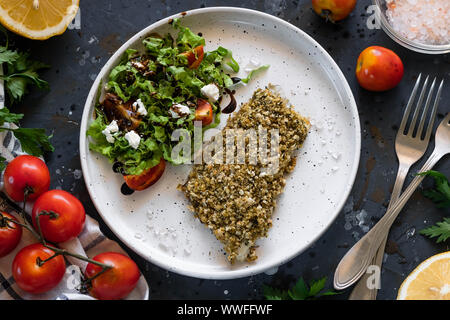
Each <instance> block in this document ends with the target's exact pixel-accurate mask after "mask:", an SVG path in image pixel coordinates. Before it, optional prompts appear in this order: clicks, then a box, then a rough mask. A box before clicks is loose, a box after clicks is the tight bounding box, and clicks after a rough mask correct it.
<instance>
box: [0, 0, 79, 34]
mask: <svg viewBox="0 0 450 320" xmlns="http://www.w3.org/2000/svg"><path fill="white" fill-rule="evenodd" d="M78 6H79V0H0V23H1V24H2V25H4V26H5V27H6V28H8V29H9V30H11V31H13V32H15V33H18V34H20V35H21V36H24V37H27V38H30V39H36V40H45V39H48V38H50V37H53V36H55V35H59V34H62V33H63V32H64V31H66V29H67V26H68V25H69V24H70V22H71V21H72V20H73V19H74V18H75V15H76V14H77V11H78Z"/></svg>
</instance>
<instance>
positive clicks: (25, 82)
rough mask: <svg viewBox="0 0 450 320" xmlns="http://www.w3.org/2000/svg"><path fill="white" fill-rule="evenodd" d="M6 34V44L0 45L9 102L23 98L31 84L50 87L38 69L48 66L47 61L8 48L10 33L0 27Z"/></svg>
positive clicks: (11, 103) (0, 58)
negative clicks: (35, 59) (40, 60)
mask: <svg viewBox="0 0 450 320" xmlns="http://www.w3.org/2000/svg"><path fill="white" fill-rule="evenodd" d="M0 31H2V32H3V33H4V35H5V38H6V41H5V45H4V46H0V64H3V66H4V70H3V72H4V74H3V75H1V76H0V79H3V80H4V81H5V88H6V92H7V93H8V97H9V104H10V105H13V104H14V103H15V102H17V101H20V100H22V98H23V96H24V95H25V94H26V93H27V92H28V88H29V86H30V85H35V86H37V87H38V88H40V89H48V88H49V86H48V82H47V81H45V80H42V79H41V78H40V77H39V74H38V71H39V70H41V69H45V68H48V67H49V66H48V65H47V64H45V63H42V62H39V61H34V60H32V59H30V54H29V53H28V52H20V51H17V50H12V49H10V48H8V34H7V33H6V31H5V30H4V29H0Z"/></svg>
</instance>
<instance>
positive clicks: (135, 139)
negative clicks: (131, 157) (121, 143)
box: [125, 130, 141, 149]
mask: <svg viewBox="0 0 450 320" xmlns="http://www.w3.org/2000/svg"><path fill="white" fill-rule="evenodd" d="M125 139H126V140H127V141H128V143H129V144H130V146H131V147H132V148H133V149H137V148H138V147H139V144H140V143H141V137H140V136H139V135H138V134H137V133H136V132H135V131H133V130H131V131H130V132H127V133H126V134H125Z"/></svg>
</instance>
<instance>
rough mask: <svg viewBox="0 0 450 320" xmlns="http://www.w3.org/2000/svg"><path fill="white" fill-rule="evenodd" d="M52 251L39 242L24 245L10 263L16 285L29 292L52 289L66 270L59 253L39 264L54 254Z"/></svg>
mask: <svg viewBox="0 0 450 320" xmlns="http://www.w3.org/2000/svg"><path fill="white" fill-rule="evenodd" d="M54 253H55V252H54V251H53V250H50V249H48V248H46V247H44V246H43V245H42V244H40V243H35V244H32V245H29V246H26V247H25V248H23V249H22V250H20V251H19V252H18V253H17V255H16V257H15V258H14V261H13V264H12V274H13V277H14V280H15V281H16V283H17V285H18V286H19V287H20V288H21V289H22V290H24V291H27V292H29V293H43V292H47V291H49V290H51V289H53V288H54V287H55V286H56V285H57V284H58V283H59V282H60V281H61V279H62V278H63V276H64V273H65V272H66V263H65V262H64V258H63V256H61V255H59V256H56V257H54V258H52V259H51V260H49V261H46V262H45V263H44V264H43V265H41V266H39V264H38V258H39V259H40V260H41V261H43V260H46V259H48V258H50V257H51V256H53V255H54Z"/></svg>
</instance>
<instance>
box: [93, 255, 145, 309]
mask: <svg viewBox="0 0 450 320" xmlns="http://www.w3.org/2000/svg"><path fill="white" fill-rule="evenodd" d="M93 260H95V261H98V262H101V263H104V264H106V265H109V266H111V267H112V268H111V269H108V270H106V271H105V272H104V273H102V274H101V275H99V276H97V277H96V278H95V279H93V280H92V281H91V288H90V290H89V292H90V293H91V294H92V296H94V297H95V298H97V299H100V300H118V299H121V298H124V297H126V296H127V295H128V294H129V293H130V292H131V291H133V289H134V288H135V287H136V285H137V283H138V280H139V277H140V276H141V273H140V271H139V269H138V267H137V265H136V263H135V262H134V261H133V260H131V259H130V258H128V257H127V256H125V255H123V254H121V253H117V252H104V253H100V254H98V255H96V256H95V257H94V259H93ZM102 270H103V269H102V267H101V266H98V265H95V264H93V263H89V264H88V265H87V267H86V272H85V274H86V278H88V279H89V278H92V277H94V276H95V275H96V274H97V273H99V272H101V271H102Z"/></svg>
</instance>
